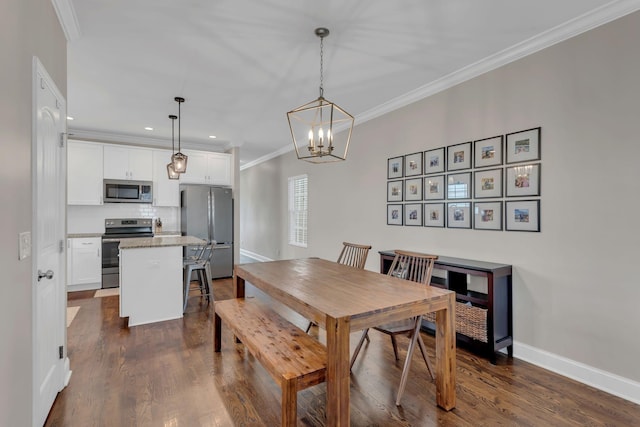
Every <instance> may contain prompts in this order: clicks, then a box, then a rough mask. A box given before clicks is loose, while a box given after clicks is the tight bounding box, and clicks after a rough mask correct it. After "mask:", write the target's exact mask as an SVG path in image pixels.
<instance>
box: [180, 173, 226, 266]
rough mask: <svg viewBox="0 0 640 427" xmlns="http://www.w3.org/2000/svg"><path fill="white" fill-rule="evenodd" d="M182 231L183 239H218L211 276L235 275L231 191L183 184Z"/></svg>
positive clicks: (181, 203) (181, 195)
mask: <svg viewBox="0 0 640 427" xmlns="http://www.w3.org/2000/svg"><path fill="white" fill-rule="evenodd" d="M180 232H181V234H182V235H183V236H195V237H198V238H200V239H203V240H207V241H209V240H215V241H216V245H215V246H214V248H213V259H212V261H211V277H212V278H214V279H216V278H221V277H232V276H233V197H232V194H231V189H230V188H224V187H211V186H208V185H195V184H194V185H180ZM185 250H189V248H186V249H185ZM187 255H188V254H187Z"/></svg>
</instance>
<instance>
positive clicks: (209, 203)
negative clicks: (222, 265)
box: [207, 189, 215, 242]
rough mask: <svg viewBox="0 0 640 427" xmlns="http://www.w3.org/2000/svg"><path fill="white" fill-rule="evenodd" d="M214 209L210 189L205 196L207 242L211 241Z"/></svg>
mask: <svg viewBox="0 0 640 427" xmlns="http://www.w3.org/2000/svg"><path fill="white" fill-rule="evenodd" d="M214 208H215V206H214V201H213V194H212V193H211V189H209V192H208V194H207V211H208V212H207V226H208V230H207V233H208V234H209V239H208V241H209V242H210V241H212V240H213V209H214Z"/></svg>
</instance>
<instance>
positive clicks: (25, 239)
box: [18, 231, 31, 260]
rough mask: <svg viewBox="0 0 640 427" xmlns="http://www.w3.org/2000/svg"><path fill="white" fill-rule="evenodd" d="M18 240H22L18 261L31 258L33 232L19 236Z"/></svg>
mask: <svg viewBox="0 0 640 427" xmlns="http://www.w3.org/2000/svg"><path fill="white" fill-rule="evenodd" d="M18 239H19V240H20V245H19V246H20V253H19V254H18V259H19V260H23V259H25V258H28V257H30V256H31V232H30V231H25V232H22V233H20V234H19V235H18Z"/></svg>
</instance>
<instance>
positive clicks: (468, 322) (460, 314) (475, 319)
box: [423, 302, 489, 343]
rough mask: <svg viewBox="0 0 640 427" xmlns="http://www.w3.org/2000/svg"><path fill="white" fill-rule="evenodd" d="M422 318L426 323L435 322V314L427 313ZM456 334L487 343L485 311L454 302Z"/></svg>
mask: <svg viewBox="0 0 640 427" xmlns="http://www.w3.org/2000/svg"><path fill="white" fill-rule="evenodd" d="M423 318H424V319H425V320H426V321H428V322H432V323H435V322H436V314H435V313H428V314H426V315H425V316H423ZM456 332H457V333H459V334H462V335H465V336H467V337H470V338H473V339H474V340H477V341H481V342H484V343H486V342H488V341H489V340H488V338H487V310H486V309H484V308H480V307H473V306H470V305H467V304H463V303H460V302H456Z"/></svg>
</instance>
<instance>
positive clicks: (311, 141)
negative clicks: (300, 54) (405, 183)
mask: <svg viewBox="0 0 640 427" xmlns="http://www.w3.org/2000/svg"><path fill="white" fill-rule="evenodd" d="M315 34H316V36H318V37H320V96H319V97H318V99H316V100H314V101H311V102H309V103H307V104H304V105H302V106H300V107H298V108H296V109H295V110H292V111H289V112H288V113H287V119H288V121H289V129H290V130H291V137H292V138H293V146H294V148H295V150H296V155H297V156H298V159H301V160H306V161H308V162H311V163H327V162H335V161H339V160H345V159H346V158H347V151H348V150H349V142H350V140H351V131H352V130H353V122H354V119H353V116H352V115H351V114H349V113H347V112H346V111H344V110H343V109H342V108H340V107H339V106H338V105H336V104H334V103H333V102H330V101H329V100H327V99H325V98H324V88H323V84H324V81H323V80H324V75H323V40H324V38H325V37H327V36H328V35H329V30H328V29H326V28H316V30H315ZM347 129H348V130H347ZM342 131H344V132H342ZM337 132H339V133H338V135H339V136H336V133H337Z"/></svg>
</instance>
